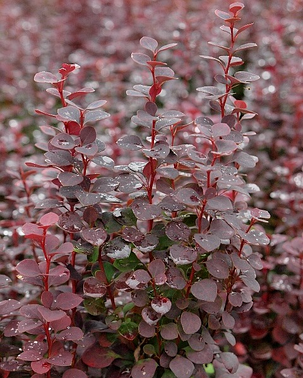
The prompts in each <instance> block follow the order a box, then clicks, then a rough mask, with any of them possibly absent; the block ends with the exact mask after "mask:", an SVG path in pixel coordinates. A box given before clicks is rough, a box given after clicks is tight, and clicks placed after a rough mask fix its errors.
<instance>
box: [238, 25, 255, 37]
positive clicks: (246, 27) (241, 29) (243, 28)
mask: <svg viewBox="0 0 303 378" xmlns="http://www.w3.org/2000/svg"><path fill="white" fill-rule="evenodd" d="M251 26H253V23H251V24H246V25H243V26H241V27H240V28H239V29H238V31H237V33H236V35H235V38H236V37H237V36H238V35H239V34H240V33H242V32H243V31H244V30H246V29H248V28H250V27H251Z"/></svg>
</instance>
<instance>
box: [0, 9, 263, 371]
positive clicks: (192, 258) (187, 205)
mask: <svg viewBox="0 0 303 378" xmlns="http://www.w3.org/2000/svg"><path fill="white" fill-rule="evenodd" d="M243 7H244V5H243V4H241V3H234V4H232V5H230V7H229V11H228V12H223V11H216V15H217V16H218V17H219V18H220V19H222V20H223V21H224V25H223V26H222V27H221V30H222V31H223V32H224V33H227V34H228V35H229V46H228V47H225V46H217V47H219V48H221V49H223V50H224V54H225V55H222V56H219V58H213V57H211V56H203V58H206V59H211V60H214V61H215V62H217V63H218V64H219V67H220V69H221V70H222V73H221V74H218V75H216V77H215V80H216V82H217V85H216V86H204V87H199V88H198V91H199V92H200V93H201V94H202V96H203V98H206V99H209V100H210V102H209V104H210V108H211V109H212V110H213V111H214V112H215V113H216V115H215V116H213V117H205V116H200V117H198V118H197V119H195V120H194V121H188V122H186V115H185V114H184V113H183V112H181V111H179V110H172V109H169V110H165V109H161V108H160V101H159V96H160V94H161V92H162V88H163V85H164V84H165V83H166V82H170V81H173V80H175V74H174V71H173V70H172V69H171V68H169V67H168V66H167V64H166V63H165V62H163V61H160V60H159V54H161V53H162V52H163V51H166V50H169V49H171V48H173V47H175V43H171V44H168V45H164V46H162V47H159V46H158V42H157V41H156V40H155V39H153V38H150V37H143V38H141V40H140V44H141V47H142V48H144V49H145V50H147V52H146V53H141V52H137V53H133V54H132V59H133V61H134V62H136V63H138V64H139V65H141V66H142V67H144V69H145V70H147V72H149V74H150V78H151V83H150V84H149V85H146V84H145V83H144V84H136V85H135V86H134V88H133V89H132V90H128V92H127V94H128V95H129V96H134V97H140V98H142V99H144V101H145V104H144V107H143V109H142V110H139V111H138V112H137V115H136V116H134V117H133V118H132V122H133V123H134V124H135V125H136V127H137V129H138V130H140V129H142V130H143V131H142V137H140V136H139V135H138V134H134V135H132V134H127V135H124V136H122V137H120V138H119V140H118V141H117V145H118V146H119V148H120V149H121V150H125V151H126V152H127V153H128V152H129V153H130V154H131V161H130V162H128V163H127V164H120V165H115V161H114V160H113V159H112V158H111V157H109V156H107V155H108V154H109V153H108V152H109V151H110V150H109V149H108V147H107V146H106V144H105V143H104V142H103V141H102V140H100V139H99V138H98V137H97V132H96V130H95V128H94V127H93V126H92V124H95V123H97V122H99V121H103V120H104V119H106V118H107V117H108V116H109V114H108V113H107V112H105V111H103V110H101V109H100V108H101V107H102V106H103V105H105V103H106V101H103V100H98V101H93V102H90V103H88V105H87V104H85V97H86V96H88V95H89V94H90V93H91V92H93V91H94V90H93V88H90V87H85V88H82V89H79V90H77V91H75V92H72V91H70V90H67V89H66V81H67V79H68V77H69V75H70V74H71V73H73V72H74V71H75V70H77V69H78V66H77V65H75V64H63V66H62V67H61V68H60V70H59V75H58V76H57V75H54V74H52V73H50V72H45V71H43V72H40V73H38V74H36V75H35V81H36V82H38V83H43V84H50V85H51V87H50V88H48V89H47V92H48V93H49V94H50V95H52V96H54V97H55V98H56V99H58V100H59V102H60V103H61V107H60V106H59V108H58V109H57V110H56V113H55V114H53V113H49V112H48V111H44V110H38V111H37V113H38V114H42V115H45V116H47V117H49V119H50V120H51V123H52V125H47V126H46V125H44V126H41V128H40V129H41V132H42V133H43V134H44V135H45V136H46V140H45V141H39V143H38V144H37V147H39V148H40V149H42V150H44V152H45V153H44V158H43V161H41V158H40V156H39V158H38V159H37V160H36V161H30V162H28V163H27V166H28V167H30V168H31V169H32V171H29V172H31V174H32V175H38V176H39V177H40V180H41V179H42V180H41V181H44V182H45V183H44V184H43V185H44V187H43V185H40V192H39V191H38V192H39V194H40V196H37V198H36V199H33V198H32V197H33V195H32V194H33V193H34V188H33V189H32V192H31V191H30V190H28V194H29V195H28V197H30V198H28V199H29V201H33V202H34V203H35V214H40V213H41V212H42V213H43V214H44V215H42V216H40V217H38V220H37V221H34V219H33V220H32V219H29V221H28V222H27V223H25V225H24V226H23V227H22V233H23V234H24V235H25V237H26V238H27V239H29V241H30V243H29V244H28V245H27V250H26V252H25V254H26V258H24V259H22V261H20V262H19V263H18V264H17V265H16V268H15V270H16V279H17V280H21V281H22V284H23V285H25V287H26V288H27V290H28V293H29V295H28V297H29V298H26V297H24V298H22V299H21V300H20V299H18V298H16V299H5V300H4V301H2V302H0V308H1V310H0V311H1V316H2V326H3V329H4V331H3V337H4V340H6V339H8V340H9V339H13V340H11V342H10V341H6V345H7V347H8V348H9V349H10V350H11V352H12V353H8V355H5V357H4V358H3V362H2V363H1V369H2V370H3V371H4V374H7V375H8V374H10V373H11V374H14V373H13V372H14V371H17V374H23V373H24V374H25V375H26V374H30V375H31V376H32V377H35V378H42V377H47V378H48V377H51V376H57V375H60V374H63V377H64V378H67V377H70V376H73V377H76V378H83V377H87V376H95V374H99V373H97V372H98V371H99V369H102V376H103V375H104V376H106V377H113V376H114V377H122V376H123V377H125V376H131V377H133V378H141V377H142V378H153V377H173V376H176V377H178V378H190V377H192V376H193V377H196V378H197V377H207V376H208V374H212V369H214V371H215V372H216V377H221V378H223V377H230V378H232V377H243V378H249V377H251V375H252V369H251V368H250V367H249V366H246V365H243V364H241V363H239V361H238V358H237V357H236V355H235V354H234V353H232V352H231V351H230V348H231V347H232V346H235V345H236V339H235V336H234V335H233V332H232V330H233V328H234V327H235V324H236V323H237V322H238V321H239V319H240V318H241V316H242V314H243V313H245V312H247V311H248V310H250V309H251V307H252V293H253V292H258V291H259V289H260V286H259V283H258V281H257V280H256V271H257V270H260V269H261V268H262V264H261V260H260V256H259V254H258V253H256V252H254V251H253V249H252V247H251V246H264V245H266V244H267V243H268V241H269V240H268V237H267V236H266V235H265V232H264V230H263V228H262V227H261V226H260V225H259V224H257V223H259V222H260V221H261V222H266V221H267V219H268V218H269V214H268V212H267V211H265V210H260V209H258V208H249V207H248V205H247V202H248V200H249V198H250V194H251V193H254V192H255V191H256V190H257V188H256V186H255V185H252V184H249V183H247V182H246V181H245V180H244V171H245V170H246V169H250V168H254V166H255V164H256V162H257V158H256V157H255V156H252V155H249V154H248V153H246V152H244V151H243V148H244V147H245V146H246V144H247V143H248V141H249V136H250V135H251V134H252V133H251V132H248V131H245V130H244V129H243V126H242V122H243V121H245V120H246V119H250V118H252V117H253V116H254V112H253V111H250V110H249V109H248V108H247V104H246V103H245V102H244V101H240V100H236V99H235V98H234V97H233V90H234V89H235V88H236V87H237V86H239V84H247V83H250V82H252V81H255V80H256V79H257V78H258V77H257V75H254V74H252V73H250V72H246V71H237V72H235V71H234V68H235V67H239V66H241V65H242V64H243V60H242V59H241V58H239V57H238V56H237V54H238V53H239V52H241V51H242V50H246V49H249V48H252V47H254V46H255V44H252V43H247V44H240V45H237V44H236V42H237V41H238V38H239V36H240V35H241V34H242V32H244V31H245V30H246V29H248V28H249V27H250V26H251V24H247V25H244V26H242V27H240V28H239V29H237V28H236V27H235V24H237V23H238V22H239V21H240V20H241V19H240V13H241V11H242V9H243ZM83 104H85V105H83ZM184 133H186V135H187V136H186V137H185V136H184ZM106 154H107V155H106ZM23 181H25V178H24V180H23ZM43 188H45V190H47V191H48V194H47V195H46V194H45V193H44V195H43ZM41 194H42V196H41ZM41 197H42V198H41ZM29 215H30V214H29ZM34 217H35V216H34ZM31 220H32V221H31ZM8 281H9V278H8V277H6V276H2V286H3V287H6V285H7V283H8ZM83 331H84V332H83ZM16 340H18V342H19V343H20V344H19V345H20V348H21V350H20V349H19V347H17V346H15V345H16ZM14 356H16V358H14ZM5 372H6V373H5ZM26 372H28V373H26Z"/></svg>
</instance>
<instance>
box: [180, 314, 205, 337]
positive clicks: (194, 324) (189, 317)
mask: <svg viewBox="0 0 303 378" xmlns="http://www.w3.org/2000/svg"><path fill="white" fill-rule="evenodd" d="M180 322H181V325H182V328H183V331H184V332H185V333H186V334H188V335H192V334H194V333H196V332H198V331H199V329H200V327H201V325H202V322H201V319H200V317H199V316H198V315H196V314H194V313H193V312H188V311H183V312H182V314H181V318H180Z"/></svg>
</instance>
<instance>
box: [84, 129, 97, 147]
mask: <svg viewBox="0 0 303 378" xmlns="http://www.w3.org/2000/svg"><path fill="white" fill-rule="evenodd" d="M96 138H97V133H96V130H95V129H94V128H93V127H92V126H86V127H83V129H82V130H81V131H80V139H81V143H82V145H83V146H85V145H87V144H90V143H94V142H95V140H96Z"/></svg>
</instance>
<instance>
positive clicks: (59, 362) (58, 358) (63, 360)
mask: <svg viewBox="0 0 303 378" xmlns="http://www.w3.org/2000/svg"><path fill="white" fill-rule="evenodd" d="M47 361H48V362H49V363H51V364H52V365H56V366H71V365H72V363H73V354H72V353H70V352H68V351H66V350H64V349H63V348H62V349H61V350H60V351H59V353H58V354H56V355H52V356H51V357H49V358H48V359H47Z"/></svg>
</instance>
